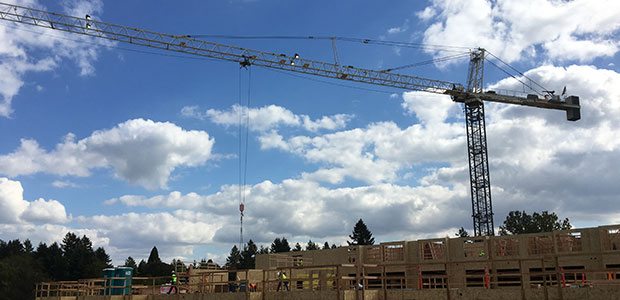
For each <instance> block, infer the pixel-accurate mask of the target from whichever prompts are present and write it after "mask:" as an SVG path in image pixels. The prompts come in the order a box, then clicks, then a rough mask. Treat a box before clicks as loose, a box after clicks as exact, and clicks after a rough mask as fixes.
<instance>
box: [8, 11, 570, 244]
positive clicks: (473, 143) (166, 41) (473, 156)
mask: <svg viewBox="0 0 620 300" xmlns="http://www.w3.org/2000/svg"><path fill="white" fill-rule="evenodd" d="M0 20H5V21H9V22H16V23H22V24H27V25H32V26H38V27H43V28H48V29H52V30H60V31H65V32H71V33H75V34H80V35H86V36H92V37H97V38H102V39H108V40H113V41H119V42H124V43H129V44H134V45H139V46H145V47H151V48H156V49H161V50H165V51H174V52H179V53H184V54H188V55H195V56H201V57H208V58H214V59H221V60H228V61H233V62H237V63H239V64H240V65H241V66H249V65H256V66H261V67H267V68H272V69H278V70H284V71H290V72H297V73H303V74H309V75H316V76H323V77H328V78H334V79H340V80H348V81H354V82H361V83H367V84H372V85H381V86H388V87H394V88H400V89H405V90H416V91H425V92H429V93H437V94H445V95H449V96H451V97H452V100H454V101H455V102H459V103H463V104H464V110H465V116H466V127H467V145H468V154H469V155H468V157H469V171H470V181H471V195H472V210H473V220H474V234H475V235H493V228H494V227H493V211H492V205H491V186H490V179H489V166H488V153H487V143H486V129H485V123H484V105H483V101H490V102H498V103H507V104H516V105H524V106H531V107H538V108H547V109H556V110H564V111H566V118H567V119H568V120H570V121H576V120H579V119H580V118H581V115H580V105H579V97H577V96H569V97H567V98H565V99H563V100H561V99H560V98H559V97H558V96H553V97H551V98H549V99H544V98H539V97H538V96H537V95H533V94H530V95H524V96H523V97H521V96H515V95H501V94H498V93H496V92H493V91H486V92H485V91H483V70H484V68H483V61H484V50H483V49H476V50H474V51H472V53H471V57H470V66H469V73H468V82H467V87H466V88H465V87H463V85H461V84H459V83H454V82H448V81H442V80H434V79H428V78H423V77H417V76H411V75H403V74H397V73H391V72H387V71H377V70H370V69H363V68H356V67H353V66H342V65H339V64H333V63H327V62H321V61H315V60H309V59H305V58H301V57H299V55H297V54H295V55H290V56H288V55H284V54H275V53H269V52H263V51H258V50H252V49H247V48H241V47H236V46H229V45H224V44H218V43H213V42H209V41H205V40H201V39H195V38H191V37H190V36H187V35H172V34H165V33H159V32H154V31H147V30H144V29H140V28H132V27H128V26H122V25H116V24H111V23H105V22H101V21H96V20H92V19H91V18H90V16H88V15H86V16H85V17H84V18H79V17H73V16H67V15H63V14H58V13H52V12H47V11H43V10H38V9H33V8H28V7H23V6H18V5H12V4H6V3H0Z"/></svg>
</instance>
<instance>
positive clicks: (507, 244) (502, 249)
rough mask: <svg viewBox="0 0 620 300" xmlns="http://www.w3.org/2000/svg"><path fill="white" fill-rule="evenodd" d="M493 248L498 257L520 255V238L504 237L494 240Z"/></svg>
mask: <svg viewBox="0 0 620 300" xmlns="http://www.w3.org/2000/svg"><path fill="white" fill-rule="evenodd" d="M493 249H494V250H495V256H496V257H508V256H517V255H519V240H518V239H514V238H502V239H495V240H493Z"/></svg>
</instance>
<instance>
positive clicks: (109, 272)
mask: <svg viewBox="0 0 620 300" xmlns="http://www.w3.org/2000/svg"><path fill="white" fill-rule="evenodd" d="M115 273H116V269H114V268H106V269H103V280H104V283H103V287H104V289H103V294H104V295H112V288H111V286H112V285H113V283H112V277H114V276H115V275H114V274H115Z"/></svg>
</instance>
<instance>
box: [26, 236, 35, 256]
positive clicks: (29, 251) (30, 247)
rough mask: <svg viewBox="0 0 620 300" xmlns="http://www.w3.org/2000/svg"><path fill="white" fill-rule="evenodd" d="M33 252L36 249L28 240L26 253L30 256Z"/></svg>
mask: <svg viewBox="0 0 620 300" xmlns="http://www.w3.org/2000/svg"><path fill="white" fill-rule="evenodd" d="M32 251H34V248H32V242H30V240H29V239H26V240H25V241H24V252H26V253H28V254H30V253H32Z"/></svg>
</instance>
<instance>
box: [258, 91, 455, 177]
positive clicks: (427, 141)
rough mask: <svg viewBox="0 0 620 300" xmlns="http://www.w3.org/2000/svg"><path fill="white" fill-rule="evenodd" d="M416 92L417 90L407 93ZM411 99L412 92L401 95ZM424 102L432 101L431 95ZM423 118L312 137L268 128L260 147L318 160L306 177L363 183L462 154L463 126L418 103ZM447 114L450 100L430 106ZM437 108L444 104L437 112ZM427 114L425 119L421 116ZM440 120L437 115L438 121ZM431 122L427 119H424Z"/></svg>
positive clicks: (423, 116)
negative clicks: (406, 123) (316, 167)
mask: <svg viewBox="0 0 620 300" xmlns="http://www.w3.org/2000/svg"><path fill="white" fill-rule="evenodd" d="M411 95H416V94H411ZM405 97H406V98H407V99H410V100H411V101H410V102H411V103H412V101H414V98H415V97H414V96H410V94H407V95H406V96H405ZM430 98H431V99H427V100H429V101H428V102H427V103H426V105H430V104H432V99H433V98H435V97H432V96H431V97H430ZM416 109H417V113H418V114H419V117H420V118H421V119H423V120H425V121H424V122H423V123H421V124H414V125H411V126H409V127H407V128H404V129H401V128H400V127H398V126H397V125H396V124H395V123H393V122H381V123H374V124H370V125H368V126H367V127H366V128H356V129H352V130H346V131H340V132H334V133H329V134H324V135H318V136H314V137H309V136H293V137H290V138H284V137H283V136H281V135H279V134H276V133H270V134H269V135H267V136H265V137H264V138H261V139H259V142H260V143H261V147H262V148H263V149H271V148H273V149H279V150H282V151H286V152H290V153H293V154H295V155H298V156H301V157H303V158H304V159H306V160H307V161H309V162H312V163H317V164H319V165H321V166H322V168H321V169H319V170H318V171H316V172H313V173H305V174H304V176H305V178H308V179H309V178H312V179H314V180H322V181H326V182H331V183H340V182H342V181H343V180H344V179H345V178H353V179H356V180H361V181H363V182H366V183H381V182H393V181H395V180H397V179H398V172H399V171H401V170H403V169H405V168H409V167H411V166H415V165H419V164H422V163H432V162H444V161H447V162H454V161H457V160H460V159H463V156H464V155H465V150H463V149H465V148H464V147H465V137H464V133H465V129H464V128H463V126H462V125H461V124H448V123H441V122H440V121H441V118H438V117H436V116H431V115H430V113H431V112H429V111H425V109H422V108H418V107H416ZM434 109H435V110H436V111H437V113H438V115H439V116H444V117H445V116H447V115H448V112H447V111H448V110H450V109H452V104H450V105H445V106H441V105H439V106H438V107H436V108H434ZM442 109H443V110H444V111H443V112H442ZM425 118H426V119H425ZM438 120H439V121H438ZM427 121H428V122H430V123H428V124H427V123H426V122H427Z"/></svg>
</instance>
